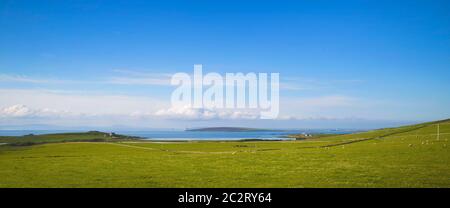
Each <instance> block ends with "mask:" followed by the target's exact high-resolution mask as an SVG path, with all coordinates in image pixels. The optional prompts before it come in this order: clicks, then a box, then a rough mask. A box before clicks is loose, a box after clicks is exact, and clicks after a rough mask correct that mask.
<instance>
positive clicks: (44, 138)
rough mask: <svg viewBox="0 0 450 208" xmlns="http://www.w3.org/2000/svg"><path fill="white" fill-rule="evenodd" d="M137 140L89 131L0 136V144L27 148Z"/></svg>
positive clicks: (135, 138)
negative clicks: (56, 144)
mask: <svg viewBox="0 0 450 208" xmlns="http://www.w3.org/2000/svg"><path fill="white" fill-rule="evenodd" d="M137 139H139V138H137V137H130V136H125V135H119V134H112V135H110V134H109V133H104V132H99V131H89V132H81V133H62V134H43V135H33V134H30V135H25V136H0V143H4V144H9V145H12V146H28V145H35V144H44V143H56V142H119V141H130V140H137Z"/></svg>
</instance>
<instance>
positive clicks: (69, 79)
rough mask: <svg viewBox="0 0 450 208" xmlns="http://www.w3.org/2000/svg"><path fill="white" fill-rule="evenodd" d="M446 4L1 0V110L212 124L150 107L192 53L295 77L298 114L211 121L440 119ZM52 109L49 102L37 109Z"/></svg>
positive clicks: (164, 102) (286, 106)
mask: <svg viewBox="0 0 450 208" xmlns="http://www.w3.org/2000/svg"><path fill="white" fill-rule="evenodd" d="M448 11H450V3H449V2H448V1H282V2H280V1H245V2H243V1H220V2H219V1H8V0H1V1H0V28H1V31H0V97H1V100H0V108H2V109H3V111H2V113H3V114H4V115H3V116H0V117H1V118H0V122H1V123H2V124H3V125H6V124H17V125H25V124H51V125H79V126H86V125H87V126H89V125H96V124H99V125H100V124H101V125H104V126H108V125H126V124H128V125H132V126H140V127H142V128H145V127H148V126H156V127H173V126H177V127H180V128H183V127H190V126H196V125H197V126H198V125H205V121H204V120H201V121H192V120H187V121H171V120H164V119H161V118H156V117H154V116H152V115H153V113H154V112H155V111H158V110H159V109H164V108H169V107H170V106H168V105H169V104H168V102H169V99H170V93H171V92H172V90H173V89H174V87H172V86H168V85H165V84H164V83H160V82H158V81H159V80H164V79H167V76H168V75H170V74H173V73H175V72H192V66H193V64H203V66H204V70H205V71H206V72H219V73H226V72H279V73H280V77H281V82H282V83H284V84H285V86H289V87H286V88H284V89H282V90H281V100H282V101H281V102H282V105H281V114H282V116H293V117H295V118H296V119H295V121H293V122H285V121H272V122H273V123H270V122H267V121H264V122H262V121H245V120H243V121H237V120H220V121H207V124H217V125H219V124H220V125H244V126H249V125H260V126H264V125H267V126H272V125H274V123H277V124H278V125H280V126H282V127H284V126H285V127H290V128H295V127H297V126H299V125H303V126H308V127H318V128H319V127H325V125H321V124H320V122H318V121H321V120H326V121H327V122H323V123H330V120H332V121H334V122H332V124H330V125H331V126H332V125H335V126H337V127H341V126H342V127H351V126H354V125H355V124H361V123H363V122H361V121H364V122H366V123H368V124H367V125H365V126H364V127H366V126H368V127H372V126H373V127H375V126H377V127H378V126H383V125H384V126H385V125H390V124H392V122H398V121H405V122H414V121H425V120H434V119H443V118H447V117H450V108H448V106H450V94H449V93H448V89H450V13H449V12H448ZM114 103H119V104H114ZM14 106H15V108H11V107H14ZM43 109H46V111H45V110H43ZM16 111H18V112H19V113H18V114H17V112H16ZM43 111H45V112H51V113H49V114H51V115H52V116H48V115H46V116H37V115H38V114H39V115H40V114H42V112H43ZM11 112H13V113H11ZM20 112H22V113H20ZM27 112H28V113H27ZM37 112H39V113H37ZM81 114H82V115H83V116H84V117H82V118H80V116H79V115H81ZM130 114H132V115H140V117H139V119H140V120H133V118H129V115H130ZM30 115H33V116H30ZM55 115H58V116H57V118H55ZM65 116H68V117H70V118H73V119H72V120H76V122H75V121H74V123H67V119H65ZM112 116H113V117H114V118H116V117H120V118H122V117H123V118H124V119H125V118H126V119H129V120H130V121H129V122H126V124H124V123H120V122H110V121H111V119H110V118H111V117H112ZM74 117H76V118H77V119H75V118H74ZM87 120H90V122H87ZM113 120H116V119H113ZM118 120H121V119H118ZM163 120H164V121H163ZM156 121H157V122H156ZM214 122H217V123H214ZM258 122H260V123H258ZM283 122H284V123H283ZM375 123H376V125H375ZM371 125H372V126H371ZM326 127H328V126H326Z"/></svg>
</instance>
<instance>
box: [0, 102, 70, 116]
mask: <svg viewBox="0 0 450 208" xmlns="http://www.w3.org/2000/svg"><path fill="white" fill-rule="evenodd" d="M75 115H77V114H74V113H70V112H68V111H58V110H54V109H49V108H42V109H32V108H29V107H28V106H26V105H23V104H17V105H12V106H9V107H5V108H3V109H1V110H0V117H2V118H24V117H62V116H75Z"/></svg>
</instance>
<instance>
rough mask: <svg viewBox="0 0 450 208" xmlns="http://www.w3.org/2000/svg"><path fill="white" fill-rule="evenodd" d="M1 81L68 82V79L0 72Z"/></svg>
mask: <svg viewBox="0 0 450 208" xmlns="http://www.w3.org/2000/svg"><path fill="white" fill-rule="evenodd" d="M0 82H22V83H33V84H54V83H59V84H61V83H66V82H69V81H68V80H59V79H48V78H37V77H29V76H23V75H9V74H0Z"/></svg>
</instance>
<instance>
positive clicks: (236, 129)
mask: <svg viewBox="0 0 450 208" xmlns="http://www.w3.org/2000/svg"><path fill="white" fill-rule="evenodd" d="M185 131H220V132H248V131H281V130H273V129H257V128H244V127H207V128H196V129H186V130H185Z"/></svg>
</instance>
